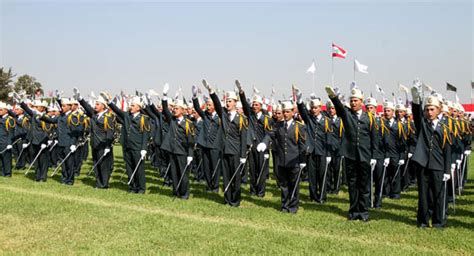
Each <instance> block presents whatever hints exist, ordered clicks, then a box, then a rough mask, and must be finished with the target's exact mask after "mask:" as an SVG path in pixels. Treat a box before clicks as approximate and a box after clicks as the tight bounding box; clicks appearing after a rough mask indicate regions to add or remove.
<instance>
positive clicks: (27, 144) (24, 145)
mask: <svg viewBox="0 0 474 256" xmlns="http://www.w3.org/2000/svg"><path fill="white" fill-rule="evenodd" d="M29 145H30V143H23V144H21V147H22V148H27V147H28V146H29Z"/></svg>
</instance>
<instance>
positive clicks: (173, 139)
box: [161, 99, 194, 199]
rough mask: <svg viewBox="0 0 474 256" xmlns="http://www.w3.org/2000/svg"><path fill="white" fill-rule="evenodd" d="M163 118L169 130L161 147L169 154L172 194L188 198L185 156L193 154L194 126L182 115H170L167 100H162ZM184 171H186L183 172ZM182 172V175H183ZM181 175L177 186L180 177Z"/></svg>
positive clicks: (187, 172)
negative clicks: (179, 116)
mask: <svg viewBox="0 0 474 256" xmlns="http://www.w3.org/2000/svg"><path fill="white" fill-rule="evenodd" d="M162 105H163V115H164V117H165V119H164V120H166V122H167V123H168V125H169V132H168V134H167V135H166V137H164V140H163V144H162V145H161V149H163V150H165V151H166V152H168V153H169V155H170V173H171V180H172V182H173V195H175V196H177V197H180V198H182V199H188V198H189V178H188V175H189V169H190V168H191V166H187V167H186V165H187V158H188V157H192V156H193V148H194V127H193V123H192V121H191V120H189V119H186V118H185V117H184V116H183V117H181V118H179V119H177V118H175V117H173V116H172V114H171V112H170V110H169V108H168V101H167V100H166V99H163V100H162ZM184 172H186V173H184ZM183 174H184V176H183ZM181 177H183V179H182V181H181V184H180V185H179V188H178V183H179V180H180V178H181Z"/></svg>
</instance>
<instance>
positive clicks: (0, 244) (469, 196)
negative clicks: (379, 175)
mask: <svg viewBox="0 0 474 256" xmlns="http://www.w3.org/2000/svg"><path fill="white" fill-rule="evenodd" d="M114 151H115V156H116V157H115V160H116V162H115V170H114V174H113V177H112V180H111V187H112V188H111V189H109V190H96V189H94V188H93V186H94V184H95V180H94V179H93V178H92V177H86V176H85V173H87V172H88V171H89V170H90V168H91V161H90V160H89V161H87V162H85V164H84V166H83V169H82V172H83V174H82V175H81V176H80V177H79V178H78V180H76V183H75V185H74V186H73V187H70V186H64V185H61V184H60V183H59V181H58V178H59V177H56V178H54V179H49V180H48V182H46V183H36V182H34V181H33V180H32V177H33V175H31V176H29V177H25V176H24V174H23V172H19V171H15V174H14V176H13V177H12V178H1V179H0V198H1V199H0V200H1V201H0V202H1V203H0V211H1V214H0V227H1V228H0V253H1V254H27V255H30V254H41V255H43V254H138V253H140V254H219V255H222V254H377V255H387V254H389V255H393V254H397V255H402V254H403V255H405V254H420V253H421V254H438V255H455V254H460V255H469V254H474V232H473V231H474V207H473V201H474V184H473V183H474V181H473V179H472V178H473V176H474V175H473V172H474V168H473V166H471V170H473V171H471V175H470V181H469V182H468V186H467V188H466V191H465V193H464V195H463V196H461V197H459V198H457V201H456V203H457V204H456V213H455V214H451V215H450V216H449V219H448V227H447V228H445V229H444V230H436V229H418V228H417V227H416V207H417V192H416V189H415V188H411V189H410V191H409V192H408V193H404V194H403V195H402V199H401V200H391V199H385V200H384V203H383V208H382V209H380V210H371V211H370V218H371V220H370V221H369V222H368V223H364V222H361V221H347V220H346V214H347V209H348V206H349V203H348V194H347V191H346V190H344V191H342V193H339V195H329V196H328V202H327V203H326V204H324V205H318V204H316V203H310V202H309V196H308V193H309V192H308V189H307V184H306V183H304V184H303V186H302V190H301V193H302V195H301V200H302V202H301V204H300V210H299V211H298V213H297V214H296V215H291V214H285V213H280V212H279V211H278V209H279V208H280V192H279V190H278V189H277V187H276V185H275V181H274V180H270V181H268V182H269V185H268V186H267V195H266V197H265V198H263V199H261V198H255V197H249V196H248V194H249V193H248V186H244V187H243V200H242V204H241V207H240V208H231V207H230V206H226V205H224V204H223V193H222V192H221V193H219V194H211V193H206V192H205V191H204V190H205V188H204V185H203V184H198V183H191V197H190V199H189V200H187V201H185V200H179V199H177V200H173V199H172V196H171V189H170V188H169V187H164V188H161V184H162V179H161V178H158V174H157V172H156V171H155V170H151V168H150V167H149V166H148V168H147V169H148V173H147V193H146V195H138V194H128V193H127V192H126V191H127V186H126V184H125V182H120V181H119V180H120V177H121V175H122V173H123V168H124V165H123V161H122V160H123V159H122V156H121V149H120V148H119V147H116V148H115V149H114ZM472 162H473V161H471V163H472ZM51 172H52V170H51V169H50V173H51ZM124 180H125V179H124Z"/></svg>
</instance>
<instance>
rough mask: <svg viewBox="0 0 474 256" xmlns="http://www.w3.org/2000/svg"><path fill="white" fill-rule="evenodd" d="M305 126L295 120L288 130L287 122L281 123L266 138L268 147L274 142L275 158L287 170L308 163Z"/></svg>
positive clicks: (264, 141) (265, 141)
mask: <svg viewBox="0 0 474 256" xmlns="http://www.w3.org/2000/svg"><path fill="white" fill-rule="evenodd" d="M305 132H306V131H305V126H304V125H303V124H302V123H300V122H298V121H296V120H293V122H292V123H291V124H290V126H289V127H288V128H287V122H286V121H279V122H277V123H276V124H275V126H274V127H273V130H272V131H271V132H270V133H269V134H268V135H267V136H265V138H264V140H263V143H265V144H266V145H267V146H268V144H269V143H270V141H272V145H273V150H274V152H275V153H276V155H275V156H274V157H275V158H277V159H278V165H279V166H281V167H286V168H294V167H298V166H299V164H300V163H305V162H306V149H305Z"/></svg>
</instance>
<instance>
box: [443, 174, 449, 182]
mask: <svg viewBox="0 0 474 256" xmlns="http://www.w3.org/2000/svg"><path fill="white" fill-rule="evenodd" d="M449 179H451V175H449V174H446V173H445V174H443V181H447V180H449Z"/></svg>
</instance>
